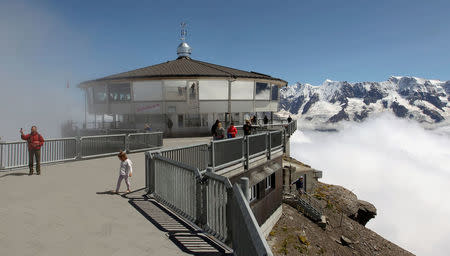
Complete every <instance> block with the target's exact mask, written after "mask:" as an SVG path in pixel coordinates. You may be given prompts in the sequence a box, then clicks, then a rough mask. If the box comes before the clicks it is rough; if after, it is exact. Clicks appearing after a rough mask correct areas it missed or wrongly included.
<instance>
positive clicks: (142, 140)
mask: <svg viewBox="0 0 450 256" xmlns="http://www.w3.org/2000/svg"><path fill="white" fill-rule="evenodd" d="M162 145H163V133H162V132H157V133H130V134H128V147H127V148H128V151H130V152H136V151H140V150H145V149H150V148H156V147H161V146H162Z"/></svg>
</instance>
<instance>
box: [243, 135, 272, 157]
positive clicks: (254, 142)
mask: <svg viewBox="0 0 450 256" xmlns="http://www.w3.org/2000/svg"><path fill="white" fill-rule="evenodd" d="M247 143H248V147H247V148H248V151H249V152H248V156H249V157H250V158H252V157H255V156H258V155H262V154H264V153H265V152H266V151H267V133H260V134H256V135H249V136H247Z"/></svg>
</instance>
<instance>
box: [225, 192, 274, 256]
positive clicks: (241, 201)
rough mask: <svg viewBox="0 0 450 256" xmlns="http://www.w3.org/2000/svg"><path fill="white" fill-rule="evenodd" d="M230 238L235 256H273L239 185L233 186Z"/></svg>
mask: <svg viewBox="0 0 450 256" xmlns="http://www.w3.org/2000/svg"><path fill="white" fill-rule="evenodd" d="M231 209H232V210H231V216H230V219H232V220H233V221H232V222H231V226H230V229H231V237H232V244H233V251H234V253H235V254H236V255H261V256H262V255H265V256H269V255H273V254H272V251H271V250H270V247H269V245H268V244H267V241H266V239H265V238H264V235H263V234H262V232H261V230H260V228H259V225H258V222H257V221H256V218H255V216H254V215H253V212H252V209H251V208H250V205H249V204H248V201H247V199H246V198H245V196H244V193H243V192H242V189H241V187H240V186H239V185H237V184H234V185H233V197H232V200H231Z"/></svg>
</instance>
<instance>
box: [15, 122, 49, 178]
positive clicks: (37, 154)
mask: <svg viewBox="0 0 450 256" xmlns="http://www.w3.org/2000/svg"><path fill="white" fill-rule="evenodd" d="M20 134H21V137H22V140H26V141H27V142H28V156H29V160H28V167H30V173H29V174H28V175H32V174H33V157H34V158H35V159H36V174H37V175H41V147H42V145H44V138H43V137H42V135H40V134H39V133H38V132H37V127H36V126H35V125H33V126H31V133H30V134H24V133H23V130H22V128H20Z"/></svg>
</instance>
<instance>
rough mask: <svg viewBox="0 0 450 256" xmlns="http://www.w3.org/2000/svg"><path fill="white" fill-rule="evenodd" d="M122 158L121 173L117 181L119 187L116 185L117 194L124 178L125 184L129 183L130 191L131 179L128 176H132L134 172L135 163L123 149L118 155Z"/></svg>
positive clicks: (128, 188)
mask: <svg viewBox="0 0 450 256" xmlns="http://www.w3.org/2000/svg"><path fill="white" fill-rule="evenodd" d="M117 156H118V157H119V159H120V161H121V162H120V173H119V180H118V181H117V187H116V194H118V193H119V188H120V184H121V183H122V180H123V179H124V180H125V184H127V193H129V192H130V180H129V179H128V177H131V175H132V173H133V163H132V162H131V160H130V159H128V157H127V154H126V153H125V152H123V151H122V150H121V151H120V153H119V154H118V155H117Z"/></svg>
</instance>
